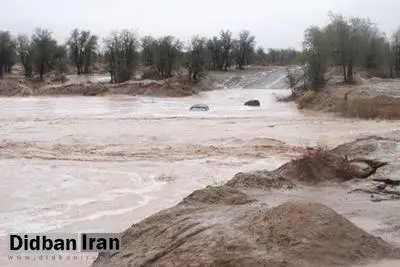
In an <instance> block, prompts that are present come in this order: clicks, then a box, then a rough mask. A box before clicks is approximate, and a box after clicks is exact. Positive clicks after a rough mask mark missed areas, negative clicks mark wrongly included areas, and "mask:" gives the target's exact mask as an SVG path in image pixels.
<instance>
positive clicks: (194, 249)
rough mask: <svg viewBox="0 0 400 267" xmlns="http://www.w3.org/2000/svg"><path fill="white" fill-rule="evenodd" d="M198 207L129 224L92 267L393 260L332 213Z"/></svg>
mask: <svg viewBox="0 0 400 267" xmlns="http://www.w3.org/2000/svg"><path fill="white" fill-rule="evenodd" d="M202 207H203V208H199V207H197V205H196V204H193V205H189V206H188V204H187V203H185V202H184V203H181V204H179V205H178V206H176V207H174V208H172V209H169V210H165V211H162V212H160V213H158V214H156V215H154V216H151V217H149V218H148V219H146V220H144V221H142V222H140V223H139V224H137V225H133V226H132V227H131V228H130V229H128V230H127V231H125V232H124V233H123V236H122V249H121V251H120V252H118V253H114V254H109V253H100V255H99V257H98V258H97V259H96V261H95V262H94V263H93V265H92V266H93V267H99V266H273V267H274V266H276V267H278V266H279V267H280V266H286V267H295V266H296V267H310V266H325V267H327V266H350V265H352V264H357V263H363V262H366V261H368V260H375V259H382V258H385V257H397V256H398V255H396V254H395V250H394V248H393V247H392V246H391V245H390V244H388V243H386V242H384V241H383V240H381V239H379V238H375V237H373V236H371V235H369V234H368V233H366V232H364V231H363V230H361V229H360V228H358V227H356V226H355V225H353V224H352V223H351V222H350V221H348V220H346V219H345V218H343V217H342V216H340V215H339V214H337V213H336V212H335V211H333V210H332V209H330V208H328V207H326V206H324V205H321V204H316V203H304V202H293V203H285V204H283V205H280V206H278V207H275V208H272V209H268V208H266V207H265V204H261V203H252V204H246V205H234V206H221V205H209V206H207V207H204V206H202Z"/></svg>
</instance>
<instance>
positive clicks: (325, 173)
mask: <svg viewBox="0 0 400 267" xmlns="http://www.w3.org/2000/svg"><path fill="white" fill-rule="evenodd" d="M373 170H374V169H373V167H371V166H369V165H368V163H365V162H352V161H349V160H348V159H347V158H346V157H344V156H342V155H339V154H337V153H334V152H332V151H330V150H328V149H326V148H315V149H308V150H307V151H306V152H304V153H303V154H302V155H301V156H300V157H299V158H297V159H294V160H292V161H290V162H288V163H286V164H284V165H282V166H281V167H280V168H278V169H276V170H274V171H272V172H271V171H255V172H249V173H238V174H236V175H235V177H234V178H233V179H232V180H230V181H229V182H228V183H227V185H229V186H233V187H244V188H246V187H247V188H263V189H269V188H287V189H291V188H293V187H295V185H296V184H298V183H299V182H300V183H304V184H318V183H324V182H343V181H348V180H351V179H353V178H365V177H368V175H369V174H370V173H372V172H373Z"/></svg>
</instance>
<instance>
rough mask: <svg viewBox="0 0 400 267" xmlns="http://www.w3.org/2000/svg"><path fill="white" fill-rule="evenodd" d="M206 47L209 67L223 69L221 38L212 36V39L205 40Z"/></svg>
mask: <svg viewBox="0 0 400 267" xmlns="http://www.w3.org/2000/svg"><path fill="white" fill-rule="evenodd" d="M207 49H208V53H209V54H210V56H211V61H210V63H211V65H210V66H209V69H212V70H223V68H224V66H223V65H224V61H223V58H222V57H223V55H222V52H223V48H222V42H221V40H219V39H218V37H215V36H214V37H213V38H212V39H210V40H208V41H207Z"/></svg>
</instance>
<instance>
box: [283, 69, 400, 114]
mask: <svg viewBox="0 0 400 267" xmlns="http://www.w3.org/2000/svg"><path fill="white" fill-rule="evenodd" d="M399 88H400V79H382V78H377V77H372V78H371V77H368V78H367V77H361V75H358V76H357V80H356V84H354V85H346V84H344V83H343V82H341V78H340V77H339V76H331V77H330V80H329V81H328V84H327V86H326V87H325V88H323V89H320V91H318V92H315V93H314V92H305V93H304V92H303V93H300V94H299V95H298V96H297V97H294V98H292V99H290V98H289V99H288V100H295V101H296V102H297V103H298V106H299V108H301V109H303V108H305V109H309V110H316V111H322V112H335V113H338V114H340V115H342V116H344V117H350V118H361V119H393V120H397V119H400V90H399Z"/></svg>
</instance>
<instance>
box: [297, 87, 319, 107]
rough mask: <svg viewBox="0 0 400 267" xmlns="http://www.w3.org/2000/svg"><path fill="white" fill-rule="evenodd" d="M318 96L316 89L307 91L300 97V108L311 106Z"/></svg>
mask: <svg viewBox="0 0 400 267" xmlns="http://www.w3.org/2000/svg"><path fill="white" fill-rule="evenodd" d="M316 98H317V93H316V92H315V91H314V90H309V91H307V92H306V93H305V94H304V95H302V96H301V97H300V99H299V103H298V108H299V109H302V108H305V107H307V106H309V105H310V104H311V103H312V102H313V101H314V100H315V99H316Z"/></svg>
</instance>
